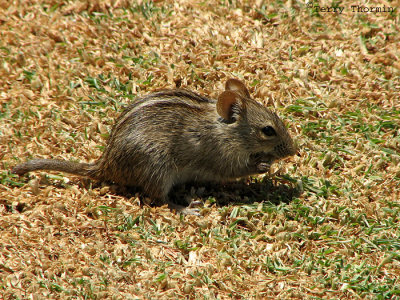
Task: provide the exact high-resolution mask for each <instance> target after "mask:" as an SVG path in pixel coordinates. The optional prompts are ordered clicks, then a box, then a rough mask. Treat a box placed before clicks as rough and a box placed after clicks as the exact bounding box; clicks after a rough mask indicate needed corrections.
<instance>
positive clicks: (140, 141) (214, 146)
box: [12, 79, 296, 201]
mask: <svg viewBox="0 0 400 300" xmlns="http://www.w3.org/2000/svg"><path fill="white" fill-rule="evenodd" d="M248 95H249V92H248V90H247V88H246V87H245V86H244V84H243V83H242V82H240V81H238V80H236V79H230V80H228V82H227V84H226V91H225V92H223V93H222V94H221V96H220V97H219V99H218V104H217V101H216V100H212V99H209V98H206V97H203V96H200V95H198V94H195V93H193V92H190V91H186V90H169V91H161V92H156V93H153V94H150V95H148V96H145V97H143V98H139V99H137V100H136V101H135V102H134V103H132V104H131V105H130V106H129V107H128V108H127V109H126V110H125V111H124V112H123V113H122V114H121V115H120V117H119V118H118V119H117V121H116V123H115V125H114V127H113V130H112V133H111V136H110V138H109V140H108V143H107V147H106V150H105V151H104V153H103V155H102V156H101V157H100V159H99V160H98V161H96V162H94V163H92V164H87V163H76V162H71V161H61V160H43V159H38V160H31V161H28V162H26V163H23V164H21V165H18V166H16V167H15V168H14V169H13V170H12V172H13V173H16V174H19V175H22V174H24V173H26V172H29V171H34V170H40V169H45V170H57V171H62V172H67V173H72V174H77V175H81V176H88V177H91V178H94V179H97V180H101V181H111V182H115V183H117V184H120V185H126V186H137V187H141V188H142V189H143V191H144V193H145V194H146V195H148V196H150V197H152V198H154V199H161V200H163V201H167V199H168V193H169V191H170V190H171V188H172V187H173V186H174V185H176V184H179V183H184V182H187V181H226V180H229V179H234V178H239V177H244V176H248V175H252V174H256V173H264V172H266V171H267V170H268V168H269V166H270V164H271V163H272V162H273V161H275V160H277V159H280V158H283V157H285V156H289V155H293V154H294V153H295V151H296V149H295V146H294V143H293V141H292V138H291V137H290V135H289V133H288V131H287V129H286V127H285V126H284V124H283V123H282V121H281V120H280V118H279V117H278V116H277V115H276V114H275V113H274V112H272V111H270V110H269V109H267V108H265V107H264V106H263V105H261V104H259V103H258V102H256V101H254V100H252V99H251V98H249V97H248ZM217 105H218V112H217ZM223 117H224V118H225V119H224V118H223ZM265 126H271V127H272V128H273V129H274V131H275V133H276V135H274V136H267V135H266V134H264V133H263V132H262V128H264V127H265Z"/></svg>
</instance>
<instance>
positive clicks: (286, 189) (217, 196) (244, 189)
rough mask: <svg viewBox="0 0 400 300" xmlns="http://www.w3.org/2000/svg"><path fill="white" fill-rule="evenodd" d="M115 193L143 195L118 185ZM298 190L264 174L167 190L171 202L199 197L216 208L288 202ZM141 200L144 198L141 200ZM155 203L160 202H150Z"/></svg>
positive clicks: (184, 202)
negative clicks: (257, 177)
mask: <svg viewBox="0 0 400 300" xmlns="http://www.w3.org/2000/svg"><path fill="white" fill-rule="evenodd" d="M114 192H115V193H116V194H118V195H120V196H123V197H128V198H130V197H132V196H133V195H135V194H136V193H137V192H139V195H140V197H139V198H140V199H141V200H143V198H144V197H145V195H143V194H142V193H140V190H138V189H136V188H130V187H119V188H117V189H116V190H114ZM300 194H301V192H300V191H299V189H298V188H296V187H295V186H294V184H293V183H291V182H289V181H284V182H283V180H279V181H277V180H275V179H271V178H267V177H264V178H262V179H255V178H252V179H243V180H239V181H235V182H228V183H224V184H221V183H197V182H190V183H185V184H181V185H177V186H175V187H174V188H173V189H172V190H171V192H170V193H169V198H170V200H171V201H172V202H174V203H176V204H179V205H182V206H187V205H188V203H190V201H191V200H200V201H201V202H203V203H205V202H206V201H211V202H212V203H215V204H216V205H217V206H218V207H222V206H226V205H229V204H231V205H232V204H234V205H240V204H252V203H257V202H270V203H272V204H276V205H277V204H280V203H286V204H287V203H290V202H291V201H292V200H293V198H296V197H299V196H300ZM141 202H142V203H143V201H141ZM152 205H154V206H158V205H163V203H157V202H153V203H152Z"/></svg>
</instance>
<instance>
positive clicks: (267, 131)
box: [261, 126, 276, 136]
mask: <svg viewBox="0 0 400 300" xmlns="http://www.w3.org/2000/svg"><path fill="white" fill-rule="evenodd" d="M261 130H262V132H263V133H264V134H265V135H266V136H274V135H276V132H275V129H274V128H273V127H271V126H265V127H264V128H263V129H261Z"/></svg>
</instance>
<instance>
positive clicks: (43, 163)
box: [11, 159, 98, 179]
mask: <svg viewBox="0 0 400 300" xmlns="http://www.w3.org/2000/svg"><path fill="white" fill-rule="evenodd" d="M36 170H50V171H61V172H65V173H70V174H75V175H81V176H87V177H91V178H93V179H97V177H98V176H97V164H96V163H91V164H89V163H78V162H73V161H68V160H60V159H33V160H30V161H27V162H25V163H22V164H20V165H17V166H15V167H14V168H13V169H12V170H11V172H12V173H14V174H18V175H24V174H25V173H28V172H30V171H36Z"/></svg>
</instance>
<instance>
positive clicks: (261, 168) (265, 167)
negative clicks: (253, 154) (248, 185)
mask: <svg viewBox="0 0 400 300" xmlns="http://www.w3.org/2000/svg"><path fill="white" fill-rule="evenodd" d="M270 168H271V164H270V163H268V162H260V163H259V164H258V165H257V172H259V173H267V172H268V171H269V169H270Z"/></svg>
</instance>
